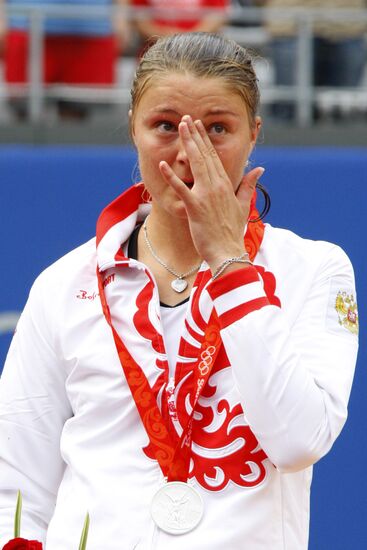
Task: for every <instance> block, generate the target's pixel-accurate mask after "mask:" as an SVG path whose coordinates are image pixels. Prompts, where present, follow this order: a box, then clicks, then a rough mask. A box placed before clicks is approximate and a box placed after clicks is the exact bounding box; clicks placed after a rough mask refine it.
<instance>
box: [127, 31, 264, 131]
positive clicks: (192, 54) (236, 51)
mask: <svg viewBox="0 0 367 550" xmlns="http://www.w3.org/2000/svg"><path fill="white" fill-rule="evenodd" d="M175 72H176V73H186V72H187V73H189V74H191V75H193V76H197V77H199V78H222V79H223V80H224V81H225V82H226V83H227V84H228V86H229V87H230V88H231V89H232V90H233V91H236V92H238V93H239V95H240V96H241V97H242V98H243V100H244V102H245V104H246V109H247V112H248V116H249V120H250V124H251V125H252V126H254V125H255V119H256V115H257V111H258V107H259V100H260V93H259V88H258V80H257V77H256V74H255V71H254V68H253V57H252V55H251V53H250V52H249V51H248V50H246V49H245V48H243V47H242V46H240V45H239V44H237V43H236V42H234V41H233V40H230V39H228V38H225V37H223V36H221V35H218V34H210V33H205V32H191V33H182V34H174V35H172V36H168V37H165V38H160V39H158V40H157V42H155V44H153V46H151V47H150V48H149V49H148V50H147V51H146V52H145V54H144V55H143V57H142V59H141V61H140V64H139V66H138V68H137V70H136V74H135V78H134V81H133V85H132V88H131V111H132V120H133V119H134V111H135V110H136V108H137V106H138V104H139V101H140V99H141V97H142V96H143V94H144V92H145V90H146V89H147V87H148V86H149V85H150V84H151V82H152V80H154V78H157V77H158V78H159V75H165V74H167V73H175Z"/></svg>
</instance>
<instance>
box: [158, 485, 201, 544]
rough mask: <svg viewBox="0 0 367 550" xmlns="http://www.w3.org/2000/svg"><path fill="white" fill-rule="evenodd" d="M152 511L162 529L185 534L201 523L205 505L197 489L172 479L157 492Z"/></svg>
mask: <svg viewBox="0 0 367 550" xmlns="http://www.w3.org/2000/svg"><path fill="white" fill-rule="evenodd" d="M150 511H151V515H152V518H153V520H154V521H155V523H156V524H157V525H158V527H160V529H162V530H163V531H165V532H166V533H169V534H171V535H183V534H184V533H188V532H189V531H192V530H193V529H195V527H196V526H197V525H198V524H199V523H200V521H201V518H202V517H203V512H204V505H203V500H202V498H201V496H200V494H199V493H198V492H197V491H196V489H194V488H193V487H191V486H190V485H188V484H187V483H183V482H182V481H170V482H169V483H166V485H164V486H163V487H161V488H160V489H159V490H158V491H157V492H156V494H155V495H154V497H153V500H152V504H151V509H150Z"/></svg>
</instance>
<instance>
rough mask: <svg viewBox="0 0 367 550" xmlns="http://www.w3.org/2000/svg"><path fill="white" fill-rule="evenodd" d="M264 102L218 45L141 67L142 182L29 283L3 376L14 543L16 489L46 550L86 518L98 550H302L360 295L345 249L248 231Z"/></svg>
mask: <svg viewBox="0 0 367 550" xmlns="http://www.w3.org/2000/svg"><path fill="white" fill-rule="evenodd" d="M258 99H259V93H258V88H257V80H256V75H255V73H254V71H253V67H252V63H251V58H250V57H249V55H248V53H247V52H246V51H245V50H244V49H243V48H241V47H240V46H238V45H236V44H235V43H234V42H232V41H229V40H226V39H225V38H223V37H219V36H215V35H206V34H201V33H198V34H196V33H189V34H183V35H175V36H173V37H170V38H166V39H161V40H159V41H158V42H157V43H156V44H155V45H154V46H153V47H152V48H151V49H150V50H148V52H147V53H146V54H145V56H144V57H143V59H142V61H141V63H140V66H139V68H138V70H137V74H136V78H135V81H134V84H133V89H132V106H131V133H132V137H133V140H134V143H135V145H136V148H137V151H138V155H139V165H140V170H141V175H142V180H143V182H144V183H143V184H138V185H135V186H133V187H132V188H131V189H129V190H128V191H127V192H126V193H124V194H123V195H122V196H121V197H119V198H117V199H116V200H115V201H114V202H113V203H112V204H111V205H110V206H108V207H107V208H106V209H105V210H104V212H103V213H102V215H101V217H100V219H99V221H98V225H97V239H96V242H95V241H94V240H92V241H90V242H89V243H87V244H85V245H83V246H82V247H80V248H78V249H77V250H74V251H73V252H71V253H70V254H68V255H67V256H65V257H64V258H62V259H61V260H59V261H58V262H56V264H54V265H53V266H51V267H50V268H49V269H47V270H46V271H45V272H44V273H43V274H42V275H41V276H40V277H39V278H38V280H37V281H36V283H35V285H34V287H33V289H32V291H31V295H30V298H29V301H28V304H27V306H26V308H25V311H24V313H23V315H22V318H21V320H20V322H19V326H18V329H17V333H16V335H15V337H14V340H13V343H12V346H11V349H10V352H9V356H8V359H7V364H6V366H5V369H4V374H3V378H2V380H1V403H2V404H1V410H0V430H1V440H0V441H1V445H0V449H1V455H2V461H1V469H0V475H1V487H2V491H1V511H0V522H1V529H0V532H1V533H2V536H4V537H5V538H4V542H5V541H6V540H7V538H10V535H11V525H12V520H13V507H14V504H13V503H14V501H15V495H16V491H17V490H18V489H20V490H21V491H22V494H23V501H24V506H23V536H27V537H28V538H33V539H37V538H38V539H39V540H43V541H44V540H46V539H47V543H46V548H49V549H50V550H65V549H69V548H73V547H75V545H76V544H77V540H78V538H79V534H80V531H81V527H82V524H83V519H84V516H85V513H86V511H87V510H88V511H89V514H90V520H91V526H90V533H89V540H88V550H101V548H106V549H108V550H115V549H116V550H117V549H118V550H125V549H126V550H130V549H133V548H135V549H164V550H165V549H167V548H172V549H174V550H178V549H179V550H181V549H182V550H183V549H185V550H187V549H190V550H196V549H200V550H205V549H210V550H217V549H223V548H229V549H231V550H240V549H241V550H242V549H244V548H246V549H247V548H248V549H250V550H260V549H261V550H269V548H271V549H272V550H277V549H279V550H280V549H285V548H286V549H288V550H294V549H295V548H297V550H301V549H306V548H307V538H308V521H309V490H310V481H311V475H312V464H313V463H314V462H316V461H317V460H318V459H319V458H321V457H322V456H323V455H324V454H325V453H327V452H328V450H329V449H330V447H331V446H332V444H333V442H334V440H335V438H336V437H337V435H338V434H339V432H340V430H341V428H342V426H343V424H344V421H345V419H346V415H347V402H348V397H349V393H350V387H351V383H352V378H353V370H354V364H355V359H356V353H357V337H356V333H357V328H358V318H357V312H356V304H355V290H354V278H353V272H352V268H351V266H350V263H349V260H348V259H347V257H346V256H345V254H344V253H343V252H342V251H341V250H340V249H339V248H338V247H336V246H334V245H331V244H329V243H325V242H314V241H308V240H304V239H301V238H300V237H298V236H296V235H294V234H293V233H291V232H289V231H285V230H282V229H275V228H272V227H271V226H269V225H266V226H265V225H264V224H263V223H262V221H261V220H259V215H258V212H257V211H256V206H255V196H256V193H255V186H256V183H257V180H258V179H259V177H260V176H261V174H262V173H263V169H262V168H260V167H257V168H254V169H253V170H251V171H249V172H248V173H247V174H246V175H245V176H243V173H244V169H245V167H246V166H247V164H248V161H249V158H250V155H251V152H252V150H253V148H254V146H255V143H256V138H257V135H258V133H259V130H260V127H261V121H260V118H259V117H258V116H257V109H258ZM101 305H102V307H101ZM55 502H56V507H55ZM6 537H7V538H6Z"/></svg>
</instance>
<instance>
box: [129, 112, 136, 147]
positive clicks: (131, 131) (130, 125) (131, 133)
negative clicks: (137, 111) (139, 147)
mask: <svg viewBox="0 0 367 550" xmlns="http://www.w3.org/2000/svg"><path fill="white" fill-rule="evenodd" d="M133 122H134V119H133V112H132V110H131V109H129V130H130V136H131V139H132V140H133V142H134V145H136V143H135V132H134V124H133Z"/></svg>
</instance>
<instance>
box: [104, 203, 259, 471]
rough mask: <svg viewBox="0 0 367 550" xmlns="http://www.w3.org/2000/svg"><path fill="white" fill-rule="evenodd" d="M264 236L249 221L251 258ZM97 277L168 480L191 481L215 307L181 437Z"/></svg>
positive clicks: (216, 337) (212, 355) (214, 351)
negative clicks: (196, 421)
mask: <svg viewBox="0 0 367 550" xmlns="http://www.w3.org/2000/svg"><path fill="white" fill-rule="evenodd" d="M254 203H255V200H253V202H252V205H251V212H250V218H253V217H257V216H258V213H257V211H256V208H255V204H254ZM263 235H264V224H263V223H262V222H261V221H258V222H256V223H249V224H248V227H247V232H246V236H245V247H246V250H247V252H248V253H249V256H250V259H251V261H253V260H254V258H255V256H256V254H257V251H258V249H259V247H260V244H261V241H262V238H263ZM116 267H117V266H116ZM97 278H98V287H99V296H100V299H101V304H102V309H103V313H104V316H105V318H106V321H107V323H108V324H109V325H110V327H111V330H112V334H113V338H114V341H115V345H116V349H117V353H118V356H119V360H120V363H121V367H122V369H123V371H124V374H125V377H126V381H127V383H128V385H129V388H130V391H131V394H132V396H133V399H134V401H135V405H136V408H137V410H138V413H139V415H140V418H141V420H142V422H143V425H144V428H145V430H146V431H147V434H148V437H149V440H150V443H151V445H152V446H153V449H154V454H155V458H156V460H157V461H158V463H159V466H160V468H161V470H162V473H163V475H164V476H165V477H166V478H167V480H168V481H183V482H187V479H188V475H189V468H190V456H191V441H192V429H193V420H194V413H195V407H196V404H197V402H198V400H199V398H200V395H201V393H202V391H203V389H204V387H205V385H206V383H207V381H208V379H209V377H210V374H211V371H212V368H213V365H214V363H215V360H216V357H217V355H218V352H219V350H220V347H221V344H222V341H221V337H220V327H219V321H218V317H217V314H216V312H215V310H214V309H213V312H212V314H211V316H210V319H209V322H208V324H207V327H206V330H205V334H204V338H203V342H202V344H201V348H200V351H199V356H198V359H197V361H196V363H195V365H194V367H193V373H194V376H193V382H192V386H191V388H192V390H191V392H190V393H191V395H192V396H193V401H192V412H191V415H190V417H189V419H188V421H187V423H186V426H184V428H183V431H182V434H181V436H180V437H179V436H178V434H177V432H176V429H175V427H174V426H173V423H172V420H171V417H170V415H165V416H166V418H165V419H164V418H163V415H162V412H161V411H160V409H159V407H158V404H157V401H156V397H155V395H154V392H153V390H152V388H151V387H150V385H149V382H148V380H147V378H146V376H145V374H144V372H143V369H142V368H141V367H140V365H139V364H138V363H137V362H136V361H135V360H134V358H133V357H132V355H131V354H130V352H129V350H128V349H127V347H126V346H125V344H124V342H123V341H122V339H121V338H120V336H119V334H118V333H117V331H116V329H115V328H114V326H113V323H112V319H111V313H110V308H109V306H108V304H107V300H106V296H105V292H104V286H103V277H102V273H101V272H100V271H99V270H98V269H97ZM162 407H163V404H162Z"/></svg>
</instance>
